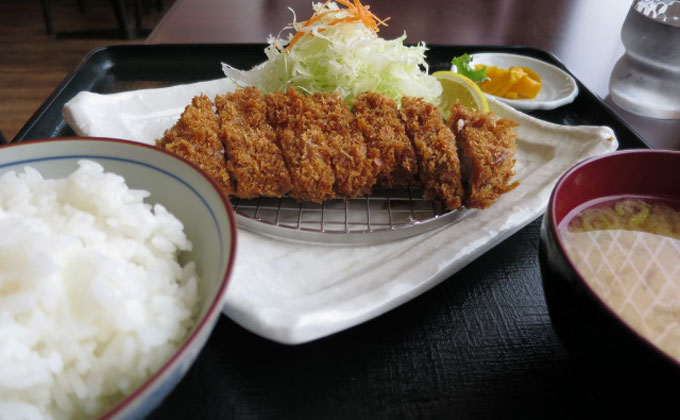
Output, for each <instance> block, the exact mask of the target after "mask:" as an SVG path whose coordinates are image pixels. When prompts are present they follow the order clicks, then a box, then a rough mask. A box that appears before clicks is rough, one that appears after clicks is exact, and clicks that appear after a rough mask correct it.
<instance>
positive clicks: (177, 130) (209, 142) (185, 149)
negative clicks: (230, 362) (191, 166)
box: [156, 95, 234, 195]
mask: <svg viewBox="0 0 680 420" xmlns="http://www.w3.org/2000/svg"><path fill="white" fill-rule="evenodd" d="M218 132H219V125H218V121H217V116H216V115H215V112H214V110H213V103H212V101H211V100H210V99H208V97H207V96H205V95H201V96H196V97H194V98H193V99H192V100H191V104H190V105H188V106H187V107H186V108H185V109H184V112H183V113H182V115H181V116H180V117H179V120H178V121H177V123H175V125H174V126H173V127H171V128H169V129H168V130H166V131H165V133H164V134H163V137H162V138H161V139H159V140H157V141H156V145H157V146H158V147H160V148H163V149H165V150H168V151H170V152H173V153H175V154H176V155H179V156H181V157H183V158H185V159H187V160H189V161H191V162H193V163H195V164H196V165H198V166H199V167H200V168H201V169H203V170H204V171H205V172H206V173H208V174H209V175H210V176H211V177H213V178H214V179H215V180H216V181H217V183H218V184H219V185H220V186H221V187H222V189H223V190H224V191H225V192H226V193H227V194H230V195H231V194H233V193H234V184H233V180H232V179H231V176H230V174H229V171H228V168H227V161H226V160H225V159H226V157H225V150H224V146H223V144H222V142H221V141H220V139H219V133H218Z"/></svg>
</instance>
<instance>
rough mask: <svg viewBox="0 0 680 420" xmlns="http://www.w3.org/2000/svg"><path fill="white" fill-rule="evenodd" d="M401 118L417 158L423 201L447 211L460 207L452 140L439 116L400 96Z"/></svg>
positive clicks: (415, 100)
mask: <svg viewBox="0 0 680 420" xmlns="http://www.w3.org/2000/svg"><path fill="white" fill-rule="evenodd" d="M401 115H402V119H403V121H404V124H405V126H406V134H407V135H408V136H409V138H410V139H411V141H412V142H413V145H414V147H415V151H416V155H417V156H418V161H419V168H420V170H419V173H418V177H419V178H420V181H421V184H422V185H423V188H424V189H425V191H424V197H425V198H426V199H436V200H439V201H442V202H443V203H444V204H446V207H448V208H449V209H450V210H455V209H457V208H459V207H461V206H462V204H463V201H462V199H463V196H464V193H463V185H462V180H461V173H460V163H459V160H458V154H457V152H456V139H455V136H454V135H453V133H452V132H451V130H450V129H449V128H448V127H447V126H446V124H444V120H443V118H442V115H441V112H440V111H439V109H438V108H437V107H436V106H434V105H432V104H430V103H428V102H425V101H424V100H423V99H421V98H412V97H408V96H404V97H403V98H402V99H401Z"/></svg>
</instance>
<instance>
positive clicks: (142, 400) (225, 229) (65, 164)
mask: <svg viewBox="0 0 680 420" xmlns="http://www.w3.org/2000/svg"><path fill="white" fill-rule="evenodd" d="M81 159H88V160H92V161H95V162H97V163H99V164H101V165H102V166H103V167H104V170H105V171H107V172H113V173H115V174H119V175H122V176H123V177H124V178H125V182H126V184H127V186H128V187H129V188H131V189H144V190H146V191H149V192H150V193H151V195H150V197H149V198H147V199H146V200H145V202H146V203H149V204H152V203H161V204H163V206H165V207H166V208H167V210H168V211H169V212H170V213H172V214H174V215H175V216H176V217H177V218H178V219H179V220H180V221H181V222H182V223H183V225H184V232H185V234H186V235H187V237H188V238H189V240H191V241H192V243H193V249H192V250H191V251H189V252H187V253H186V254H181V255H180V261H182V259H185V260H184V261H188V260H191V261H194V262H195V264H196V270H197V273H198V275H199V277H200V284H199V286H198V310H197V315H196V323H195V324H194V326H193V327H192V328H191V330H190V331H189V333H188V335H187V336H186V338H185V339H184V341H183V342H182V343H181V344H180V345H179V347H178V348H177V349H176V351H175V353H174V354H173V355H172V356H171V357H170V358H169V359H168V360H167V361H165V362H164V363H163V364H162V366H161V368H160V369H159V370H158V371H156V372H155V373H153V374H152V376H151V377H149V378H148V379H146V380H145V381H144V382H143V383H142V384H141V386H139V387H138V388H137V390H136V391H134V392H133V393H132V394H130V395H128V396H127V397H125V398H124V399H123V400H122V401H119V402H118V403H116V405H115V406H113V407H112V408H110V409H109V410H107V411H106V412H105V413H104V414H103V415H102V417H101V418H103V419H141V418H144V417H145V416H146V415H147V414H148V413H149V412H150V411H151V410H152V409H153V408H154V407H155V406H157V405H158V404H159V403H160V402H161V401H162V399H163V398H164V397H165V396H166V395H167V394H168V393H169V392H170V391H171V390H172V389H173V388H174V386H175V385H176V384H177V383H178V382H179V380H180V379H181V378H182V376H184V374H185V373H186V372H187V370H188V369H189V367H190V365H191V364H192V363H193V361H194V359H195V358H196V356H197V355H198V353H199V352H200V350H201V348H202V347H203V346H204V345H205V343H206V341H207V339H208V337H209V335H210V333H211V331H212V330H213V327H214V325H215V323H216V322H217V319H218V318H219V316H220V314H221V310H222V307H223V301H224V296H225V293H226V290H227V282H228V280H229V278H230V274H231V271H232V267H233V264H234V257H235V245H236V224H235V220H234V214H233V210H232V209H231V206H230V204H229V201H228V199H227V197H226V196H225V195H224V194H222V193H221V192H220V189H219V187H217V184H216V183H215V182H214V181H212V180H211V179H210V178H208V176H207V175H205V174H204V173H203V172H202V171H200V170H199V169H198V168H197V167H195V166H194V165H192V164H189V163H188V162H185V161H183V160H181V159H179V158H177V157H175V156H174V155H171V154H169V153H166V152H164V151H161V150H159V149H156V148H153V147H150V146H146V145H141V144H139V143H134V142H129V141H119V140H108V139H88V138H73V139H56V140H55V139H48V140H41V141H34V142H21V143H13V144H9V145H6V146H3V147H1V148H0V174H3V173H6V172H8V171H10V170H15V171H17V172H20V171H23V168H24V167H26V166H30V167H33V168H35V169H36V170H38V171H39V172H40V173H41V174H42V175H43V176H44V177H45V178H61V177H65V176H67V175H69V174H70V173H72V172H73V171H74V170H75V169H76V168H77V166H78V165H77V162H78V161H79V160H81ZM0 312H1V311H0ZM0 417H2V416H0Z"/></svg>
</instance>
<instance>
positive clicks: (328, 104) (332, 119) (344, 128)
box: [306, 93, 375, 198]
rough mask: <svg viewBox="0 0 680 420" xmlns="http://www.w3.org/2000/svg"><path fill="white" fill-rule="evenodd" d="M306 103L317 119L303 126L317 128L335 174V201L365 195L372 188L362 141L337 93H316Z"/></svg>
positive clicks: (371, 170) (369, 170) (371, 172)
mask: <svg viewBox="0 0 680 420" xmlns="http://www.w3.org/2000/svg"><path fill="white" fill-rule="evenodd" d="M307 99H308V100H309V101H311V104H312V105H313V106H314V107H315V108H316V110H317V111H318V113H317V115H318V116H319V117H320V118H319V119H318V120H316V121H314V120H312V119H310V120H309V121H307V122H306V123H307V124H315V125H318V126H319V127H320V128H321V130H322V131H323V132H324V134H325V136H326V142H327V145H328V154H329V156H330V157H331V162H332V166H333V172H334V174H335V185H334V186H333V188H334V190H335V195H336V197H342V198H354V197H359V196H362V195H365V194H368V193H369V192H370V191H371V188H372V187H373V185H374V184H375V175H374V174H373V168H372V167H371V163H370V161H369V160H368V158H367V156H366V144H365V143H364V137H363V135H362V134H361V131H359V129H358V128H357V126H356V123H355V120H354V118H353V116H352V113H351V112H350V110H349V108H348V107H347V105H345V102H344V101H343V100H342V97H341V96H340V95H339V94H337V93H334V94H331V93H316V94H313V95H311V96H308V97H307Z"/></svg>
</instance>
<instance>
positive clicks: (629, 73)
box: [609, 0, 680, 119]
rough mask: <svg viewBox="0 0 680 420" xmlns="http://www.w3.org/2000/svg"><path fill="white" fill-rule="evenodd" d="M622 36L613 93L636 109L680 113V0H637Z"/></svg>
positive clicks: (611, 87)
mask: <svg viewBox="0 0 680 420" xmlns="http://www.w3.org/2000/svg"><path fill="white" fill-rule="evenodd" d="M621 40H622V41H623V45H624V47H625V49H626V53H625V54H624V55H623V57H621V58H620V59H619V61H618V62H617V63H616V65H615V66H614V70H613V71H612V75H611V78H610V80H609V93H610V96H611V99H612V100H613V101H614V103H616V104H617V105H618V106H620V107H621V108H623V109H625V110H627V111H630V112H632V113H635V114H639V115H643V116H647V117H653V118H663V119H676V118H677V119H680V0H636V1H633V4H632V5H631V8H630V10H629V11H628V15H627V16H626V20H625V21H624V23H623V27H622V29H621Z"/></svg>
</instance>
